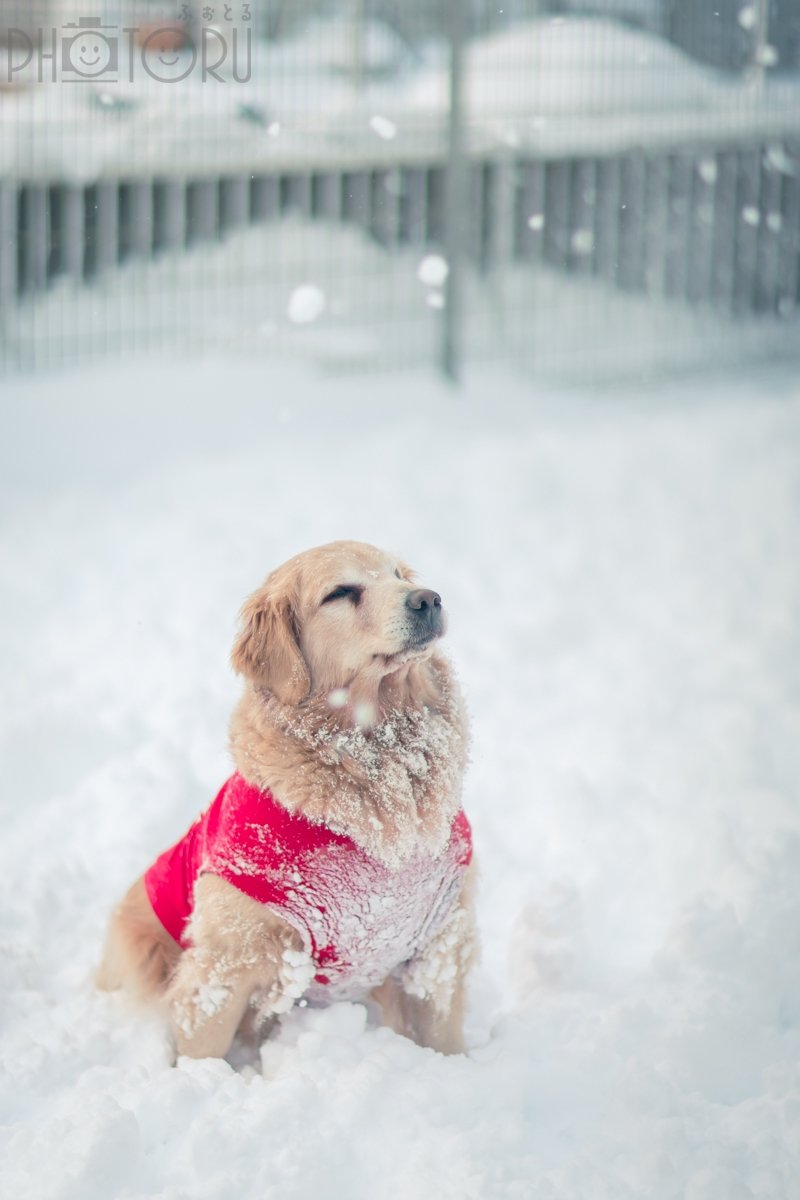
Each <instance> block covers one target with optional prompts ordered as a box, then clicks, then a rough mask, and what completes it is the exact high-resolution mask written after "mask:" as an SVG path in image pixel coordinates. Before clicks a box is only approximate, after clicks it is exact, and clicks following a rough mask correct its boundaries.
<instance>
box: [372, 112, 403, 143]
mask: <svg viewBox="0 0 800 1200" xmlns="http://www.w3.org/2000/svg"><path fill="white" fill-rule="evenodd" d="M369 127H370V129H371V130H372V132H373V133H377V135H378V137H379V138H383V140H384V141H385V142H390V141H391V140H392V138H393V137H397V126H396V125H395V123H394V121H390V120H389V118H388V117H379V116H374V117H370V119H369Z"/></svg>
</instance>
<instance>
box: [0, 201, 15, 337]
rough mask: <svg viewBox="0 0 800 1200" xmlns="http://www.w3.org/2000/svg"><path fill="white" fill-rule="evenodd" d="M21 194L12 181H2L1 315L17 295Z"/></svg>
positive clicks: (0, 239) (0, 209) (0, 208)
mask: <svg viewBox="0 0 800 1200" xmlns="http://www.w3.org/2000/svg"><path fill="white" fill-rule="evenodd" d="M18 205H19V192H18V190H17V185H16V184H15V183H14V182H13V181H12V180H10V179H7V180H2V179H0V314H2V313H3V312H4V311H6V310H7V309H8V308H10V306H11V304H12V302H13V301H14V300H15V299H16V294H17V219H18Z"/></svg>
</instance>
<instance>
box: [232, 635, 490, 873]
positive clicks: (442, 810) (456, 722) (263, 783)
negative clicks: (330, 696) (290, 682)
mask: <svg viewBox="0 0 800 1200" xmlns="http://www.w3.org/2000/svg"><path fill="white" fill-rule="evenodd" d="M425 671H426V674H427V675H428V678H427V679H426V680H425V684H426V690H427V692H428V696H429V698H430V695H431V694H435V695H436V696H437V699H436V701H435V703H429V704H414V703H411V702H409V703H407V704H405V705H402V706H396V707H389V708H387V709H385V710H384V711H383V712H382V714H381V716H380V718H379V720H378V721H377V723H376V724H375V725H373V726H372V727H371V728H359V727H353V726H352V725H349V724H348V723H347V721H346V718H345V716H344V715H343V713H342V712H341V711H337V710H336V709H332V708H331V707H330V704H329V703H328V701H327V698H325V697H311V698H310V699H309V700H307V701H305V702H303V703H302V704H299V705H287V704H282V703H281V702H280V701H279V700H278V699H277V698H276V697H275V696H274V695H273V693H271V692H269V691H267V690H266V689H265V688H261V687H258V686H256V685H253V684H248V685H247V688H246V690H245V692H244V695H243V696H242V699H241V701H240V703H239V705H238V707H237V709H236V710H235V712H234V714H233V718H232V721H231V749H232V752H233V757H234V761H235V763H236V767H237V770H238V771H239V772H240V774H242V775H243V776H244V777H245V779H247V780H248V781H249V782H250V783H253V784H255V785H256V786H257V787H260V788H262V789H263V788H269V790H270V791H271V792H272V794H273V795H274V796H275V797H276V798H277V799H278V800H279V801H280V803H281V804H283V805H284V806H285V807H286V808H288V809H289V811H290V812H298V813H302V815H303V816H304V817H306V818H307V819H308V820H310V821H313V822H315V823H316V824H321V825H326V826H327V827H328V828H329V829H331V830H333V831H334V832H336V833H342V834H346V835H347V836H348V837H351V838H352V839H353V841H354V842H356V843H357V844H358V845H359V846H360V847H361V848H362V849H363V850H364V851H366V853H367V854H369V855H371V856H372V857H374V858H378V859H380V860H381V861H383V862H385V863H386V864H387V865H389V866H391V865H396V864H398V863H400V862H402V861H403V860H404V859H406V858H408V857H409V856H410V855H411V854H413V853H414V851H415V850H417V849H424V850H426V851H428V852H429V853H431V854H433V855H438V854H439V853H440V852H441V851H442V850H443V849H444V847H445V845H446V844H447V841H448V839H449V836H450V828H451V824H452V821H453V818H454V816H455V815H456V813H457V812H458V810H459V808H460V805H461V779H462V775H463V771H464V766H465V762H466V755H467V731H466V723H465V719H464V713H463V708H462V703H461V698H460V695H459V693H458V689H457V687H456V686H455V683H454V681H453V678H452V675H451V671H450V667H449V664H448V663H447V662H446V661H445V660H444V659H442V658H434V659H432V660H431V661H430V662H429V663H428V664H426V668H425ZM431 685H433V687H432V688H431Z"/></svg>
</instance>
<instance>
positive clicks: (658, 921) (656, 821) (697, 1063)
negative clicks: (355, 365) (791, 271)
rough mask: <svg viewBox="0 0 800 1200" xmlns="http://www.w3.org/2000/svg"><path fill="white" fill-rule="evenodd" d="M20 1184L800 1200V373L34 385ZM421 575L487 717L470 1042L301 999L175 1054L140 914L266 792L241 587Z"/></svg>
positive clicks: (7, 1096)
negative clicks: (479, 942) (252, 767)
mask: <svg viewBox="0 0 800 1200" xmlns="http://www.w3.org/2000/svg"><path fill="white" fill-rule="evenodd" d="M2 403H3V430H4V436H3V439H2V442H0V464H1V465H2V470H0V496H2V504H3V510H4V520H3V532H2V558H1V559H0V562H2V580H3V592H4V598H3V605H2V611H3V622H2V626H0V654H1V655H2V672H3V682H4V687H3V709H4V725H3V739H2V748H3V789H2V805H3V830H4V833H3V837H2V839H0V856H1V857H0V879H2V889H3V899H2V905H1V906H0V912H2V934H1V935H0V936H1V937H2V958H0V970H1V971H2V988H0V1005H1V1006H2V1051H1V1052H2V1064H3V1065H2V1072H0V1110H1V1111H2V1119H3V1123H4V1127H3V1133H2V1151H1V1152H0V1164H2V1165H0V1192H2V1194H3V1195H4V1196H9V1197H11V1196H14V1197H19V1198H20V1200H45V1198H47V1200H56V1198H58V1200H112V1198H116V1197H128V1198H134V1197H135V1198H144V1197H148V1198H153V1200H155V1198H156V1197H158V1198H161V1200H179V1198H180V1200H184V1198H185V1200H189V1198H191V1200H204V1198H208V1200H229V1198H230V1197H231V1196H237V1197H240V1198H241V1200H250V1198H252V1200H256V1198H258V1200H264V1198H266V1197H273V1198H275V1200H311V1198H312V1197H313V1198H314V1200H333V1198H334V1197H336V1198H337V1200H338V1198H339V1197H342V1196H347V1197H348V1198H351V1200H362V1198H363V1200H367V1198H370V1200H371V1198H372V1197H374V1196H375V1195H385V1196H389V1197H392V1198H393V1200H394V1198H399V1200H406V1198H407V1200H412V1198H413V1200H417V1198H418V1197H421V1196H422V1197H437V1198H438V1197H442V1198H445V1200H589V1198H591V1200H595V1198H597V1200H600V1198H607V1200H643V1198H645V1197H646V1198H647V1200H745V1198H747V1200H750V1198H753V1200H796V1198H797V1196H798V1194H799V1193H798V1180H800V1067H799V1066H798V1054H799V1053H800V797H798V785H797V780H798V773H799V771H800V689H799V688H798V681H799V677H798V669H797V664H798V661H800V633H799V632H798V613H800V565H799V562H800V560H799V559H798V555H797V545H798V533H799V532H800V449H799V448H798V447H800V385H798V382H797V378H796V373H795V375H794V377H793V376H792V375H791V374H789V373H788V372H787V373H783V372H782V371H780V370H779V369H778V368H774V369H772V370H770V371H766V372H762V373H761V374H760V375H750V376H746V375H742V374H741V373H739V374H738V375H737V376H736V377H734V376H732V375H731V376H725V377H719V376H717V377H713V376H709V377H706V378H702V377H699V376H696V377H693V378H691V379H686V380H684V382H683V383H682V384H680V385H677V384H674V383H673V384H669V385H668V384H663V385H660V386H658V385H655V384H651V385H649V386H647V387H639V388H630V389H629V390H627V391H624V392H620V391H614V392H612V391H610V390H607V391H596V392H594V393H588V392H587V393H577V392H574V391H573V392H569V391H561V392H544V391H541V390H538V391H536V390H533V389H531V388H530V387H526V386H525V385H524V384H523V383H522V382H520V380H519V379H515V378H514V377H512V376H503V375H497V374H486V375H480V374H477V375H475V376H474V377H473V379H472V381H471V384H470V386H469V388H468V389H467V391H466V393H464V394H463V395H462V394H453V393H449V392H446V391H445V390H443V389H442V388H441V387H440V386H439V385H437V384H436V383H435V382H433V381H432V380H431V379H430V378H428V377H427V376H424V375H414V374H406V375H402V376H395V377H386V376H378V375H375V376H370V377H369V378H362V379H361V380H356V381H353V380H352V379H350V380H345V379H341V378H340V379H332V378H331V377H330V376H320V375H312V374H310V373H309V372H308V370H307V369H306V368H302V367H300V366H298V365H297V364H294V365H281V364H280V363H279V362H273V363H271V364H269V365H267V364H265V363H263V362H248V361H241V360H240V361H233V360H225V359H209V360H205V361H203V360H201V361H198V362H196V363H195V364H194V365H191V366H189V365H186V364H180V363H175V362H172V363H170V362H162V361H158V360H155V359H151V360H149V361H147V360H144V361H143V360H139V361H138V362H120V363H117V364H114V365H110V366H107V367H104V368H102V369H94V370H93V371H91V372H80V371H74V372H72V373H62V374H58V375H52V376H49V377H47V376H44V377H39V378H37V379H27V380H9V379H6V380H5V381H4V382H3V391H2ZM334 537H355V538H363V539H365V540H370V541H373V542H376V543H378V544H381V545H386V546H389V547H392V548H394V549H396V550H397V551H398V552H401V553H402V554H404V555H405V556H406V557H407V558H408V559H410V560H411V561H412V562H413V563H415V564H416V565H417V567H418V568H419V571H420V573H421V577H422V578H423V579H424V580H425V581H428V582H429V583H430V584H431V585H433V586H435V587H436V588H438V589H439V590H440V591H441V592H442V594H443V596H444V599H445V603H446V604H447V606H448V608H449V610H450V614H451V633H450V634H449V635H448V641H449V646H450V651H451V654H452V657H453V658H454V660H455V662H456V663H457V666H458V670H459V672H460V675H461V677H462V680H463V684H464V687H465V690H466V692H467V695H468V698H469V703H470V707H471V710H472V715H473V725H474V747H473V754H472V766H471V769H470V772H469V776H468V780H467V788H466V805H467V808H468V811H469V813H470V816H471V818H472V821H473V827H474V832H475V841H476V846H477V851H478V855H479V857H480V862H481V867H482V890H481V894H480V899H479V914H480V925H481V931H482V938H483V946H484V953H483V960H482V963H481V965H480V966H479V968H478V969H477V971H476V972H475V976H474V984H473V989H472V1005H471V1011H470V1016H469V1025H468V1040H469V1045H470V1054H469V1056H468V1057H465V1058H453V1059H445V1058H442V1057H439V1056H437V1055H435V1054H433V1053H432V1052H429V1051H425V1050H421V1049H418V1048H417V1047H415V1046H413V1045H412V1044H411V1043H409V1042H406V1041H404V1040H403V1039H401V1038H399V1037H396V1036H394V1035H392V1034H390V1033H388V1032H386V1031H382V1030H377V1029H374V1028H371V1027H370V1026H369V1024H368V1022H367V1021H366V1016H365V1012H364V1010H363V1009H362V1008H361V1007H360V1006H358V1005H341V1006H339V1007H336V1008H334V1009H331V1010H329V1011H326V1012H319V1011H317V1012H311V1011H308V1010H305V1011H300V1010H298V1011H297V1012H295V1013H293V1014H290V1015H289V1016H288V1017H287V1018H286V1019H285V1020H284V1021H283V1024H282V1028H281V1031H280V1035H279V1038H278V1040H277V1042H275V1043H274V1044H271V1045H270V1047H269V1049H268V1050H267V1051H266V1053H265V1054H264V1057H263V1064H262V1063H261V1062H257V1061H256V1062H253V1061H250V1062H242V1061H238V1062H237V1064H236V1067H234V1066H231V1065H229V1064H228V1063H225V1062H211V1061H206V1062H181V1063H180V1064H179V1065H178V1067H177V1068H172V1067H170V1066H169V1065H168V1055H167V1050H166V1046H165V1043H164V1038H163V1036H162V1033H161V1031H160V1030H159V1029H158V1028H157V1027H156V1026H154V1025H153V1024H151V1023H149V1022H148V1021H146V1020H142V1019H140V1018H135V1017H132V1016H131V1015H129V1014H127V1013H126V1012H125V1011H124V1010H123V1008H122V1007H121V1005H120V1004H119V1003H118V1001H117V999H116V998H113V997H107V996H100V995H98V994H96V993H95V992H94V991H93V989H92V984H91V972H92V968H93V965H94V963H95V962H96V961H97V956H98V951H99V943H100V939H101V935H102V929H103V924H104V919H105V916H106V913H107V911H108V909H109V907H110V906H111V904H112V903H113V901H114V900H115V898H116V897H117V896H118V895H119V893H120V891H121V890H122V889H123V888H124V887H125V886H126V884H127V882H128V881H129V880H130V879H131V878H133V877H134V876H135V875H136V874H137V873H138V872H139V871H140V870H141V869H142V867H143V866H144V865H145V864H146V863H147V862H148V861H149V860H150V858H151V856H152V855H153V854H154V853H155V852H156V851H158V850H159V849H160V848H162V847H163V846H164V845H165V844H167V843H168V842H169V841H170V840H171V839H172V838H173V837H174V836H175V835H176V834H177V833H178V832H180V831H181V830H182V829H183V828H184V827H185V825H186V824H187V823H188V821H189V820H190V819H191V818H192V817H193V815H194V814H195V813H196V811H197V810H198V808H199V807H200V806H202V805H204V804H205V803H206V802H207V801H208V800H209V799H210V797H211V796H212V795H213V792H214V789H215V787H216V786H217V785H218V783H219V782H220V781H221V780H222V779H223V778H224V777H225V775H226V773H227V772H228V770H229V760H228V757H227V753H226V747H225V727H226V721H227V717H228V714H229V711H230V709H231V706H232V704H233V702H234V699H235V697H236V695H237V686H238V685H237V683H236V681H235V680H234V678H233V677H232V675H231V673H230V671H229V668H228V665H227V652H228V647H229V644H230V641H231V637H232V632H233V628H234V617H235V613H236V610H237V607H238V605H239V603H240V601H241V599H242V597H243V596H244V595H245V594H246V593H247V592H248V591H249V590H250V589H251V588H252V587H253V585H254V584H255V583H256V582H257V581H258V580H259V578H260V577H261V576H262V575H263V574H264V573H265V572H266V571H267V569H269V568H270V567H271V566H272V565H274V564H276V563H277V562H280V561H281V560H283V559H284V558H285V557H286V556H288V555H289V554H291V553H292V552H294V551H296V550H298V549H301V548H303V547H305V546H308V545H313V544H316V543H319V542H321V541H324V540H327V539H330V538H334Z"/></svg>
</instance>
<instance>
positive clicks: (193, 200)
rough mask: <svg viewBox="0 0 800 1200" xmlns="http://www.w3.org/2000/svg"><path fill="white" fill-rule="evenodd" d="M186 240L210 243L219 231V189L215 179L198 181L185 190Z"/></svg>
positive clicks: (190, 242) (192, 242)
mask: <svg viewBox="0 0 800 1200" xmlns="http://www.w3.org/2000/svg"><path fill="white" fill-rule="evenodd" d="M186 191H187V195H186V201H187V204H186V208H187V229H186V233H187V240H188V242H189V245H193V244H194V243H195V242H209V241H212V240H213V239H214V238H215V237H216V235H217V232H218V230H219V187H218V184H217V180H216V179H199V180H197V181H195V182H194V183H190V184H189V185H188V187H187V189H186Z"/></svg>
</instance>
